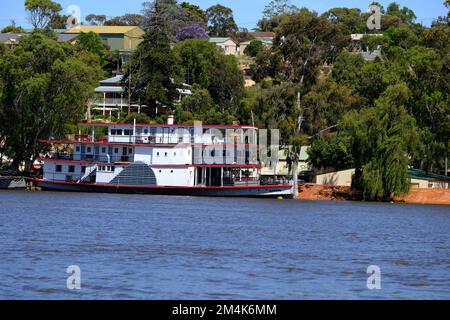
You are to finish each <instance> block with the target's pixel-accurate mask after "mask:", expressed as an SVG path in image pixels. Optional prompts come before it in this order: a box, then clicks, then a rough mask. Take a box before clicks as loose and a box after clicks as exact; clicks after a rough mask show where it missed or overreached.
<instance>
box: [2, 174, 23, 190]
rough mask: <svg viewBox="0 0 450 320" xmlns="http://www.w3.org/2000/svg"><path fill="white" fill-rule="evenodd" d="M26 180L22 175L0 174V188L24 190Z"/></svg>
mask: <svg viewBox="0 0 450 320" xmlns="http://www.w3.org/2000/svg"><path fill="white" fill-rule="evenodd" d="M26 188H27V181H26V179H25V178H24V177H11V176H0V190H12V189H16V190H24V189H26Z"/></svg>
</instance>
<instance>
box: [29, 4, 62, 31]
mask: <svg viewBox="0 0 450 320" xmlns="http://www.w3.org/2000/svg"><path fill="white" fill-rule="evenodd" d="M25 9H26V10H27V11H28V20H29V22H30V23H31V25H32V26H33V27H34V28H35V29H45V28H47V27H48V26H49V24H50V22H51V21H52V19H53V18H54V17H55V15H56V14H58V13H59V12H60V11H61V10H62V7H61V5H60V4H58V3H56V2H53V1H51V0H26V1H25Z"/></svg>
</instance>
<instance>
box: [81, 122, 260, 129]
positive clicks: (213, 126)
mask: <svg viewBox="0 0 450 320" xmlns="http://www.w3.org/2000/svg"><path fill="white" fill-rule="evenodd" d="M79 125H80V126H95V127H112V126H116V127H121V126H124V127H128V126H133V125H134V124H133V123H105V122H81V123H79ZM136 126H137V127H182V128H186V127H194V126H195V125H194V124H160V123H136ZM201 126H202V127H204V128H230V129H258V128H257V127H255V126H243V125H234V124H202V125H201Z"/></svg>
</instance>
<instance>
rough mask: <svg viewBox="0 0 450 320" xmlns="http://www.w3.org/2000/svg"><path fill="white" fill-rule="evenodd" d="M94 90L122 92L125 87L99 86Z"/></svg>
mask: <svg viewBox="0 0 450 320" xmlns="http://www.w3.org/2000/svg"><path fill="white" fill-rule="evenodd" d="M95 92H97V93H123V92H125V89H124V88H122V87H106V86H100V87H98V88H95Z"/></svg>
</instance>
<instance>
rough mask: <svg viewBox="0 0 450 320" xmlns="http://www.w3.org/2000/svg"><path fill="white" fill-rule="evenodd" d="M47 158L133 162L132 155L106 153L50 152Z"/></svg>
mask: <svg viewBox="0 0 450 320" xmlns="http://www.w3.org/2000/svg"><path fill="white" fill-rule="evenodd" d="M47 159H52V160H65V161H86V162H102V163H117V162H133V161H134V156H132V155H128V156H108V155H89V154H85V155H79V154H70V153H51V154H49V155H48V156H47Z"/></svg>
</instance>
